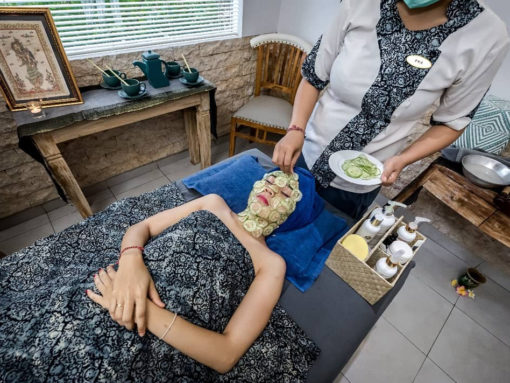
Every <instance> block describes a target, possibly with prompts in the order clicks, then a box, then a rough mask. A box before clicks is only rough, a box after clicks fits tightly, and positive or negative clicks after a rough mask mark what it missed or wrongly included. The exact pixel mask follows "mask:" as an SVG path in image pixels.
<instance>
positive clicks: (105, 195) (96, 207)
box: [48, 189, 115, 227]
mask: <svg viewBox="0 0 510 383" xmlns="http://www.w3.org/2000/svg"><path fill="white" fill-rule="evenodd" d="M87 201H88V202H89V205H90V208H91V209H92V212H93V213H96V212H98V211H101V210H103V209H104V208H105V207H106V206H108V205H109V204H111V203H113V202H115V196H114V195H113V193H112V191H111V190H109V189H104V190H101V191H99V192H98V193H96V194H94V195H91V196H88V197H87ZM72 214H78V211H77V210H76V208H75V207H74V205H72V204H67V205H65V206H62V207H59V208H58V209H55V210H52V211H50V212H49V213H48V216H49V218H50V221H51V222H52V223H53V222H54V221H56V220H58V219H61V218H64V217H66V216H69V215H72ZM64 221H66V222H69V219H67V220H64ZM59 227H61V226H60V225H59Z"/></svg>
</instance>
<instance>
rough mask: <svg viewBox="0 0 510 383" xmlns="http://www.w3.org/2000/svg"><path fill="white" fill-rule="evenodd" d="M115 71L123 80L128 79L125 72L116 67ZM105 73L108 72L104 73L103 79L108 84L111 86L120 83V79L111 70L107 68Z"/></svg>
mask: <svg viewBox="0 0 510 383" xmlns="http://www.w3.org/2000/svg"><path fill="white" fill-rule="evenodd" d="M113 71H114V72H115V73H116V74H117V76H119V77H120V78H122V79H123V80H124V79H126V74H125V73H124V72H119V71H118V70H115V69H114V70H113ZM105 73H106V74H104V73H103V81H104V83H105V84H106V85H108V86H111V87H117V86H119V85H120V80H119V79H118V78H117V77H115V76H114V75H113V74H112V71H111V70H109V69H108V70H105Z"/></svg>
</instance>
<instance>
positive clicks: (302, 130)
mask: <svg viewBox="0 0 510 383" xmlns="http://www.w3.org/2000/svg"><path fill="white" fill-rule="evenodd" d="M291 130H297V131H300V132H301V133H303V136H305V137H306V133H305V130H304V129H303V128H300V127H299V126H297V125H292V126H291V127H289V128H288V129H287V132H290V131H291Z"/></svg>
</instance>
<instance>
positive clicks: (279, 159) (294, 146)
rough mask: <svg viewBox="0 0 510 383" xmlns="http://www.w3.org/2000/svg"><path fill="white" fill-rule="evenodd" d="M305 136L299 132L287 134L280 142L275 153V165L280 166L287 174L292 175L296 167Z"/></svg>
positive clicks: (293, 131)
mask: <svg viewBox="0 0 510 383" xmlns="http://www.w3.org/2000/svg"><path fill="white" fill-rule="evenodd" d="M304 142H305V135H304V134H303V132H300V131H298V130H291V131H289V132H287V134H286V135H285V136H283V138H282V139H281V140H280V141H278V143H277V144H276V146H275V148H274V152H273V159H272V160H273V163H274V164H275V165H276V166H279V167H280V169H281V170H283V171H284V172H285V173H292V172H293V169H294V165H296V162H297V160H298V158H299V155H300V154H301V150H302V149H303V144H304Z"/></svg>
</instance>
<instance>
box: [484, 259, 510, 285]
mask: <svg viewBox="0 0 510 383" xmlns="http://www.w3.org/2000/svg"><path fill="white" fill-rule="evenodd" d="M509 262H510V259H509ZM478 270H479V271H480V272H481V273H482V274H484V275H485V276H486V277H488V278H490V279H492V280H493V281H494V282H496V283H498V284H499V285H501V286H503V287H504V288H505V289H507V290H508V291H510V275H509V274H507V273H505V272H503V271H501V268H500V267H498V265H497V264H495V263H489V262H484V263H482V264H481V265H480V266H478Z"/></svg>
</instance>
